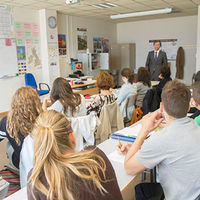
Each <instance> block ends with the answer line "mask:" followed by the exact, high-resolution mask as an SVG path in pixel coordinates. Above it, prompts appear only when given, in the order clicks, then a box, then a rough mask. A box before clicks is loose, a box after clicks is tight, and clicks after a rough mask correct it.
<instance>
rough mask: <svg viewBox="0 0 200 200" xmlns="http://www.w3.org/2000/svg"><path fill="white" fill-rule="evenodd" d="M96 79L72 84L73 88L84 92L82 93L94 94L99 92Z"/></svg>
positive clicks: (78, 91)
mask: <svg viewBox="0 0 200 200" xmlns="http://www.w3.org/2000/svg"><path fill="white" fill-rule="evenodd" d="M95 83H96V81H92V82H87V81H85V82H84V84H74V85H72V86H71V87H72V89H73V91H74V92H76V93H79V94H82V95H87V94H90V95H94V94H98V93H99V89H98V88H97V87H96V85H95Z"/></svg>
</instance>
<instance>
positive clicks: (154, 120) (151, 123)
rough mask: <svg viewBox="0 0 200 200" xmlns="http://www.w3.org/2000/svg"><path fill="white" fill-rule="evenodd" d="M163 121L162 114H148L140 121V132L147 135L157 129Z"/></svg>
mask: <svg viewBox="0 0 200 200" xmlns="http://www.w3.org/2000/svg"><path fill="white" fill-rule="evenodd" d="M162 121H163V118H162V114H161V113H160V112H154V113H150V114H148V115H145V116H144V117H143V119H142V130H143V132H145V134H146V135H148V134H149V133H150V132H151V131H153V130H154V129H155V128H157V127H158V126H159V125H160V123H161V122H162Z"/></svg>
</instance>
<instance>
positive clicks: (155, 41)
mask: <svg viewBox="0 0 200 200" xmlns="http://www.w3.org/2000/svg"><path fill="white" fill-rule="evenodd" d="M157 42H159V43H160V46H162V43H161V41H160V40H154V41H153V45H155V43H157Z"/></svg>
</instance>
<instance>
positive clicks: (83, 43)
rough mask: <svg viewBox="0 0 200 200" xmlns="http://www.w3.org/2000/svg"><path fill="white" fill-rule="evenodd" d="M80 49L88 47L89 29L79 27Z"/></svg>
mask: <svg viewBox="0 0 200 200" xmlns="http://www.w3.org/2000/svg"><path fill="white" fill-rule="evenodd" d="M77 39H78V51H83V50H86V49H87V29H86V28H77Z"/></svg>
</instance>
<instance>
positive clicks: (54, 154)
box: [29, 110, 106, 200]
mask: <svg viewBox="0 0 200 200" xmlns="http://www.w3.org/2000/svg"><path fill="white" fill-rule="evenodd" d="M72 132H73V130H72V128H71V125H70V122H69V121H68V120H67V118H66V116H65V115H63V114H61V113H58V112H56V111H54V110H50V111H46V112H44V113H41V114H40V116H39V117H38V118H37V120H36V124H35V127H34V129H33V137H34V168H33V170H32V174H31V176H30V178H29V181H30V184H31V187H32V191H33V189H34V188H35V189H37V190H39V191H40V192H42V193H43V194H44V195H45V196H46V197H47V199H48V200H55V199H59V200H74V199H75V195H76V194H75V192H74V191H72V189H71V188H72V184H73V181H74V180H73V178H72V173H73V174H75V175H76V176H78V177H80V178H82V180H83V181H84V182H85V181H86V180H89V181H92V183H93V186H95V187H96V188H97V189H98V190H99V191H100V192H101V193H102V194H104V193H105V192H106V190H105V189H104V188H103V186H102V185H101V182H104V181H105V180H106V177H105V170H106V165H105V162H104V160H103V158H102V157H101V156H99V155H97V154H96V153H95V152H94V150H85V151H81V152H76V153H75V152H74V146H75V145H74V144H73V143H72V141H71V140H70V137H69V135H70V133H72ZM100 174H101V175H103V178H101V176H100ZM42 175H43V176H44V177H45V178H46V181H47V184H48V186H47V185H44V183H43V182H42V181H41V177H42ZM85 184H86V185H87V187H88V192H91V190H92V189H91V188H90V186H91V185H90V186H89V184H87V182H85ZM33 196H34V194H33Z"/></svg>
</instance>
